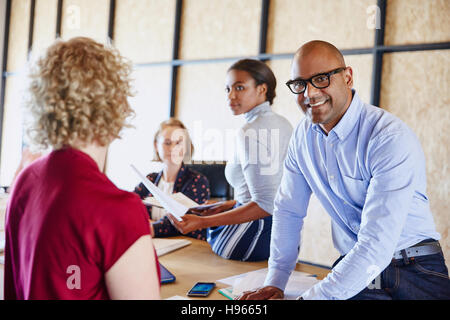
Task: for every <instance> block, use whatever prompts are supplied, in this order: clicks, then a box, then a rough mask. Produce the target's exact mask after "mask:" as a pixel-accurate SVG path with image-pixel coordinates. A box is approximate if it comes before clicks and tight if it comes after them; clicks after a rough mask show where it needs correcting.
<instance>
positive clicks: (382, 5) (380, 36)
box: [370, 0, 386, 106]
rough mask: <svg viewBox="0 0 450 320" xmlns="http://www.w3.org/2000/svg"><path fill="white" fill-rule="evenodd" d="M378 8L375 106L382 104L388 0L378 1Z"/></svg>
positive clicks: (375, 47) (374, 53) (372, 99)
mask: <svg viewBox="0 0 450 320" xmlns="http://www.w3.org/2000/svg"><path fill="white" fill-rule="evenodd" d="M377 5H378V8H379V9H380V11H379V14H380V21H379V25H377V26H376V29H375V44H374V48H373V67H372V86H371V98H370V103H371V104H372V105H374V106H379V104H380V93H381V76H382V74H381V73H382V70H383V54H384V52H385V51H384V50H383V48H384V30H385V26H386V0H378V2H377Z"/></svg>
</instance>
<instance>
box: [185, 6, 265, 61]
mask: <svg viewBox="0 0 450 320" xmlns="http://www.w3.org/2000/svg"><path fill="white" fill-rule="evenodd" d="M260 16H261V1H260V0H245V1H235V0H221V1H217V0H214V1H211V0H186V1H184V2H183V16H182V20H181V43H180V50H181V51H180V58H182V59H198V58H202V59H205V58H214V57H230V56H243V55H256V54H257V53H258V42H259V25H260Z"/></svg>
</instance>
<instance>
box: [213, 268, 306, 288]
mask: <svg viewBox="0 0 450 320" xmlns="http://www.w3.org/2000/svg"><path fill="white" fill-rule="evenodd" d="M257 272H258V273H264V276H265V275H267V272H268V269H267V268H263V269H259V270H255V271H250V272H246V273H241V274H237V275H234V276H231V277H228V278H223V279H220V280H217V282H221V283H223V284H227V285H229V286H234V284H235V283H237V282H239V281H240V280H242V279H243V278H244V277H246V276H247V275H248V274H251V273H257ZM292 274H298V275H303V276H305V277H311V276H312V275H311V274H309V273H306V272H301V271H293V272H292Z"/></svg>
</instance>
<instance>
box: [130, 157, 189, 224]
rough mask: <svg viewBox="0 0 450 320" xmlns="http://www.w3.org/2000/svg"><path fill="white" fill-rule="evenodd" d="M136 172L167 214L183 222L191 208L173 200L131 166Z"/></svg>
mask: <svg viewBox="0 0 450 320" xmlns="http://www.w3.org/2000/svg"><path fill="white" fill-rule="evenodd" d="M130 166H131V168H132V169H133V170H134V172H135V173H136V174H137V175H138V177H139V178H140V179H141V181H142V183H143V184H144V186H145V187H146V188H147V189H148V191H150V192H151V193H152V194H153V196H154V197H155V198H156V200H158V201H159V203H160V204H161V205H162V206H163V207H164V209H166V210H167V212H169V213H171V214H172V215H173V216H174V217H175V218H176V219H177V220H178V221H182V219H181V217H182V216H184V214H185V213H186V212H187V211H188V210H189V207H187V206H185V205H183V204H181V203H179V202H178V201H176V200H175V199H173V198H172V197H171V196H170V195H168V194H166V193H164V192H163V191H162V190H161V189H159V188H158V187H157V186H155V185H154V184H153V183H152V182H151V181H150V180H148V179H147V177H146V176H144V175H143V174H142V173H140V172H139V170H138V169H136V167H135V166H133V165H132V164H131V165H130Z"/></svg>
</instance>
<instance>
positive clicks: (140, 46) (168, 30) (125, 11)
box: [114, 0, 175, 63]
mask: <svg viewBox="0 0 450 320" xmlns="http://www.w3.org/2000/svg"><path fill="white" fill-rule="evenodd" d="M174 25H175V1H174V0H170V1H169V0H120V1H117V5H116V20H115V26H114V44H115V45H116V46H117V48H118V49H119V50H120V52H121V53H122V54H123V55H125V56H126V57H128V58H130V59H132V60H133V62H134V63H143V62H152V61H167V60H170V59H171V58H172V45H173V31H174Z"/></svg>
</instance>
